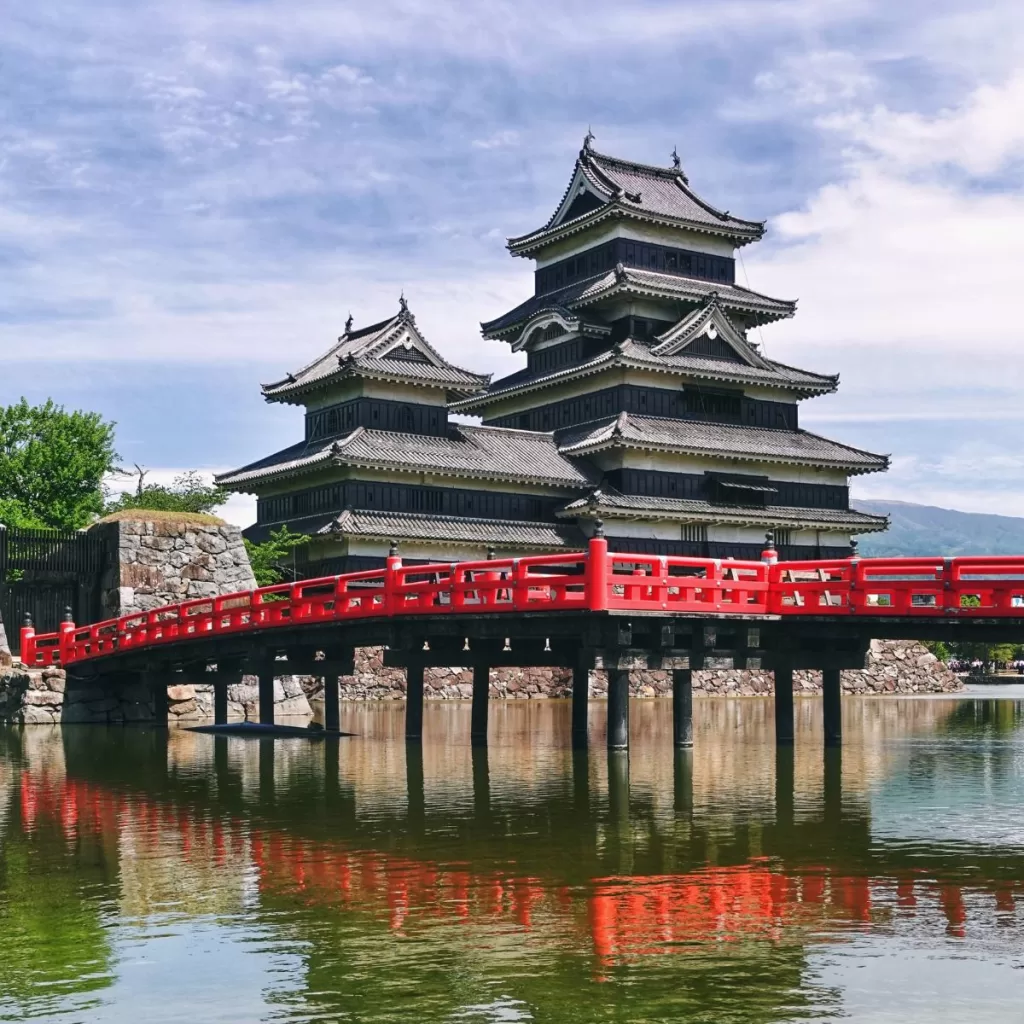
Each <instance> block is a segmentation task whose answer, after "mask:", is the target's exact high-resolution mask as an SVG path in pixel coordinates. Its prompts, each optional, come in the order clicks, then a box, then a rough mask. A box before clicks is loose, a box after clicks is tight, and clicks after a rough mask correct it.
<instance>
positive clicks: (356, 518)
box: [318, 509, 585, 549]
mask: <svg viewBox="0 0 1024 1024" xmlns="http://www.w3.org/2000/svg"><path fill="white" fill-rule="evenodd" d="M318 532H319V533H322V534H335V535H339V536H354V537H372V538H375V539H378V540H391V539H395V540H419V541H428V542H429V541H435V542H440V543H444V542H451V543H479V544H494V545H497V546H501V547H523V548H542V549H543V548H552V549H564V548H567V547H570V548H571V547H579V548H582V547H583V545H584V544H585V540H584V538H583V535H582V534H581V533H580V531H579V530H578V529H577V528H576V527H575V526H571V525H569V524H567V523H536V522H529V521H526V520H518V519H482V518H468V517H463V516H442V515H423V514H420V513H415V512H379V511H376V510H367V509H345V511H344V512H342V513H341V514H340V515H339V516H337V517H334V518H332V519H331V521H330V522H328V523H326V524H324V525H323V526H321V527H320V528H319V530H318Z"/></svg>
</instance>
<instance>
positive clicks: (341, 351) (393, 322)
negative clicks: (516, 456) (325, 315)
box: [263, 300, 490, 402]
mask: <svg viewBox="0 0 1024 1024" xmlns="http://www.w3.org/2000/svg"><path fill="white" fill-rule="evenodd" d="M403 339H404V340H407V341H408V345H402V344H401V342H402V341H403ZM398 345H400V346H401V351H400V352H399V353H398V354H397V355H390V354H389V353H390V352H392V351H394V350H395V347H396V346H398ZM403 354H408V355H409V356H410V358H402V356H403ZM347 376H369V377H378V378H385V379H387V380H394V381H397V382H401V383H412V384H427V385H434V386H438V387H445V388H446V389H447V390H449V391H452V392H454V393H455V394H463V395H464V394H468V393H471V392H473V391H479V390H480V389H481V388H484V387H486V386H487V383H488V382H489V381H490V376H488V375H484V374H479V373H472V372H470V371H469V370H463V369H462V368H461V367H459V366H455V365H454V364H452V363H449V362H448V361H447V360H446V359H445V358H444V357H443V356H441V355H440V354H439V353H438V352H437V350H436V349H434V347H433V346H432V345H431V344H430V343H429V342H428V341H427V339H426V338H425V337H424V336H423V333H422V332H421V331H420V330H419V329H418V328H417V326H416V320H415V318H414V317H413V315H412V314H411V313H410V312H409V310H408V307H407V306H406V305H405V302H404V300H403V303H402V308H401V310H400V311H399V313H398V314H397V315H396V316H393V317H391V318H390V319H389V320H382V321H381V322H380V323H376V324H371V325H370V326H369V327H364V328H362V329H360V330H358V331H353V330H351V329H348V330H346V332H345V333H344V334H343V335H342V336H341V337H340V338H339V339H338V342H337V344H336V345H333V346H332V347H331V348H329V349H328V350H327V351H326V352H325V353H324V354H323V355H322V356H319V357H317V358H316V359H314V360H313V361H312V362H311V363H307V364H306V365H305V366H304V367H302V369H301V370H298V371H297V372H296V373H290V374H288V376H287V377H285V378H284V379H283V380H279V381H275V382H274V383H272V384H264V385H263V396H264V397H265V398H266V399H267V400H268V401H285V402H288V401H295V400H297V399H299V397H300V396H301V395H304V394H307V393H308V392H310V391H313V390H315V389H317V388H321V387H323V386H324V385H326V384H328V383H329V382H332V381H335V380H339V379H341V378H343V377H347Z"/></svg>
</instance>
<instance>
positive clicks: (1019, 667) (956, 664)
mask: <svg viewBox="0 0 1024 1024" xmlns="http://www.w3.org/2000/svg"><path fill="white" fill-rule="evenodd" d="M949 667H950V669H951V670H952V671H953V672H957V673H959V674H961V675H971V676H984V675H990V674H993V673H1001V672H1016V673H1017V675H1019V676H1024V660H1020V659H1018V660H1016V661H982V660H981V659H980V658H975V659H974V660H973V661H968V660H966V659H964V660H959V659H957V658H951V659H950V661H949Z"/></svg>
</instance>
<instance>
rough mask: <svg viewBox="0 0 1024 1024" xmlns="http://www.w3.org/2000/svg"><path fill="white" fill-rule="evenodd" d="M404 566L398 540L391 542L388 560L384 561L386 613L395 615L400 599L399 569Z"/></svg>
mask: <svg viewBox="0 0 1024 1024" xmlns="http://www.w3.org/2000/svg"><path fill="white" fill-rule="evenodd" d="M401 568H402V559H401V558H399V556H398V541H396V540H393V541H392V542H391V549H390V550H389V551H388V557H387V561H386V562H385V563H384V614H385V615H394V614H395V610H396V607H395V606H396V605H397V603H398V599H397V597H396V593H395V592H396V591H397V589H398V586H397V578H398V570H399V569H401Z"/></svg>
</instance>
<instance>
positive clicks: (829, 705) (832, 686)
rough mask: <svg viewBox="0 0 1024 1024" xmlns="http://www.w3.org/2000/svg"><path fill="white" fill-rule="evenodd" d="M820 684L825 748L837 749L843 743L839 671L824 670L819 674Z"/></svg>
mask: <svg viewBox="0 0 1024 1024" xmlns="http://www.w3.org/2000/svg"><path fill="white" fill-rule="evenodd" d="M821 682H822V687H821V693H822V709H823V712H824V716H825V746H826V747H838V746H839V745H840V744H841V743H842V742H843V704H842V682H841V676H840V672H839V669H837V668H826V669H825V670H824V671H823V672H822V673H821Z"/></svg>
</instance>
